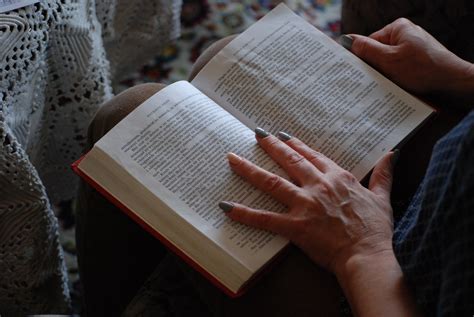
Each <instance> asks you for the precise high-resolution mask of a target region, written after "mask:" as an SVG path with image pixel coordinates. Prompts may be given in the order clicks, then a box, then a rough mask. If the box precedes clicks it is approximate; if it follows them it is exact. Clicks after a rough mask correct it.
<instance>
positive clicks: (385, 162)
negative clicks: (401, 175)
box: [369, 150, 400, 201]
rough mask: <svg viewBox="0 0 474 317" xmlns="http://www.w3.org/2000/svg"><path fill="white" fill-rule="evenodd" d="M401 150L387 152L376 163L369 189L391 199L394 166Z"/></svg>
mask: <svg viewBox="0 0 474 317" xmlns="http://www.w3.org/2000/svg"><path fill="white" fill-rule="evenodd" d="M399 154H400V152H399V151H398V150H395V151H393V152H390V153H388V154H386V155H385V156H384V157H382V159H381V160H380V161H379V162H378V163H377V165H375V167H374V171H373V172H372V176H371V177H370V181H369V189H370V190H371V191H372V192H374V193H375V194H377V195H379V196H382V197H384V199H386V200H387V201H389V200H390V191H391V190H392V180H393V168H394V166H395V163H396V161H397V159H398V156H399Z"/></svg>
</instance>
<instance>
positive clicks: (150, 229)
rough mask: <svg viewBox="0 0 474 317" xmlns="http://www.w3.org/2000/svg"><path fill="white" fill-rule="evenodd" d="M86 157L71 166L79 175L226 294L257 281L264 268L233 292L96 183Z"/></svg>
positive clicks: (238, 294) (230, 295)
mask: <svg viewBox="0 0 474 317" xmlns="http://www.w3.org/2000/svg"><path fill="white" fill-rule="evenodd" d="M84 157H85V155H84V156H82V157H81V158H79V159H78V160H77V161H75V162H74V163H73V164H72V165H71V168H72V170H73V171H74V173H76V174H77V175H79V176H80V177H81V178H82V179H83V180H84V181H85V182H86V183H88V184H89V185H90V186H92V187H93V188H94V189H95V190H97V191H98V192H99V193H100V194H101V195H103V196H104V197H105V198H107V200H109V201H110V202H111V203H113V204H114V205H115V206H117V207H118V208H120V209H121V210H122V211H123V212H124V213H125V214H127V215H128V216H129V217H130V218H131V219H132V220H133V221H135V222H136V223H138V224H140V225H141V226H142V227H143V228H144V229H145V230H146V231H148V232H149V233H150V234H151V235H153V236H154V237H155V238H157V239H158V240H159V241H160V242H161V243H162V244H163V245H164V246H166V247H167V248H168V249H169V250H171V251H172V252H173V253H175V254H176V255H178V256H179V257H180V258H181V259H182V260H183V261H185V262H186V263H187V264H188V265H190V266H191V267H193V268H194V269H195V270H196V271H198V272H199V273H201V274H202V275H203V276H204V277H205V278H206V279H208V280H209V281H210V282H211V283H212V284H214V285H215V286H216V287H218V288H219V289H220V290H221V291H223V292H224V293H225V294H226V295H228V296H229V297H231V298H237V297H240V296H241V295H242V294H244V293H245V292H246V291H247V290H248V289H249V287H250V286H251V285H253V284H254V283H255V281H256V280H257V279H258V278H257V276H260V275H261V274H262V273H263V271H264V270H260V272H259V273H258V274H257V276H255V277H253V278H252V279H250V280H249V281H247V283H246V284H244V286H243V287H242V288H241V289H240V290H239V291H238V292H237V293H235V292H233V291H232V290H230V289H229V288H228V287H226V286H225V285H224V284H222V283H221V282H220V281H219V280H218V279H217V278H215V277H214V276H213V275H212V274H210V273H209V272H208V271H207V270H206V269H204V268H203V267H202V266H201V265H199V263H197V262H195V261H194V260H193V259H192V258H190V257H189V256H188V255H186V254H185V253H184V252H183V251H181V250H180V249H178V248H177V247H176V246H175V245H174V244H172V243H171V242H170V241H169V240H168V239H167V238H166V237H164V236H163V235H161V234H160V233H159V232H158V231H156V230H155V229H153V228H152V227H151V226H150V225H148V224H147V223H146V222H145V221H143V220H142V219H141V218H140V217H139V216H138V215H137V214H136V213H134V212H133V211H132V210H130V209H129V208H128V207H127V206H125V205H124V204H122V203H121V202H120V201H119V200H118V199H117V198H115V197H114V196H113V195H111V194H110V193H109V192H108V191H107V190H105V189H104V188H103V187H102V186H100V185H99V184H98V183H96V182H95V181H94V180H93V179H92V178H90V177H89V176H88V175H87V174H85V173H84V172H83V171H81V170H80V168H79V163H80V162H81V161H82V159H83V158H84ZM287 249H288V247H285V248H284V249H283V250H282V251H280V253H279V254H278V255H277V256H275V257H274V258H273V259H272V260H271V261H270V262H269V263H267V265H266V266H265V267H264V268H265V270H267V269H268V268H270V267H271V266H273V265H274V264H275V263H276V262H277V260H276V259H277V258H281V256H280V255H281V254H283V253H284V251H285V250H287Z"/></svg>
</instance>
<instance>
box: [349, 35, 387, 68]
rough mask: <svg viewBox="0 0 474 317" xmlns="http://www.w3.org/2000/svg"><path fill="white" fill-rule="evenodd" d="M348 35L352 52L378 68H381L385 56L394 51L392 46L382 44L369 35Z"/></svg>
mask: <svg viewBox="0 0 474 317" xmlns="http://www.w3.org/2000/svg"><path fill="white" fill-rule="evenodd" d="M350 37H351V38H352V40H353V41H352V46H351V51H352V53H354V54H355V55H357V56H358V57H359V58H360V59H363V60H364V61H365V62H367V63H369V64H370V65H372V66H373V67H375V68H377V69H379V70H380V69H382V68H383V65H384V61H386V60H387V56H388V55H390V54H393V53H394V51H395V47H394V46H391V45H386V44H383V43H381V42H379V41H377V40H374V39H372V38H370V37H366V36H362V35H357V34H351V35H350Z"/></svg>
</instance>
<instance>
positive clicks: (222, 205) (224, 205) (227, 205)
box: [219, 201, 234, 212]
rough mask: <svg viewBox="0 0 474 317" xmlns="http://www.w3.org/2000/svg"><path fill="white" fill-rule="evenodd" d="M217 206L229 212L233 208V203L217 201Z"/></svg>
mask: <svg viewBox="0 0 474 317" xmlns="http://www.w3.org/2000/svg"><path fill="white" fill-rule="evenodd" d="M219 208H220V209H222V210H223V211H224V212H229V211H231V210H232V208H234V204H232V203H229V202H227V201H221V202H220V203H219Z"/></svg>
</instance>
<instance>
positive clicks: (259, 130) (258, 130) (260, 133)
mask: <svg viewBox="0 0 474 317" xmlns="http://www.w3.org/2000/svg"><path fill="white" fill-rule="evenodd" d="M255 134H256V135H257V136H258V137H259V138H262V139H263V138H266V137H267V136H269V135H270V133H268V132H267V131H265V130H263V129H262V128H256V129H255Z"/></svg>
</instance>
